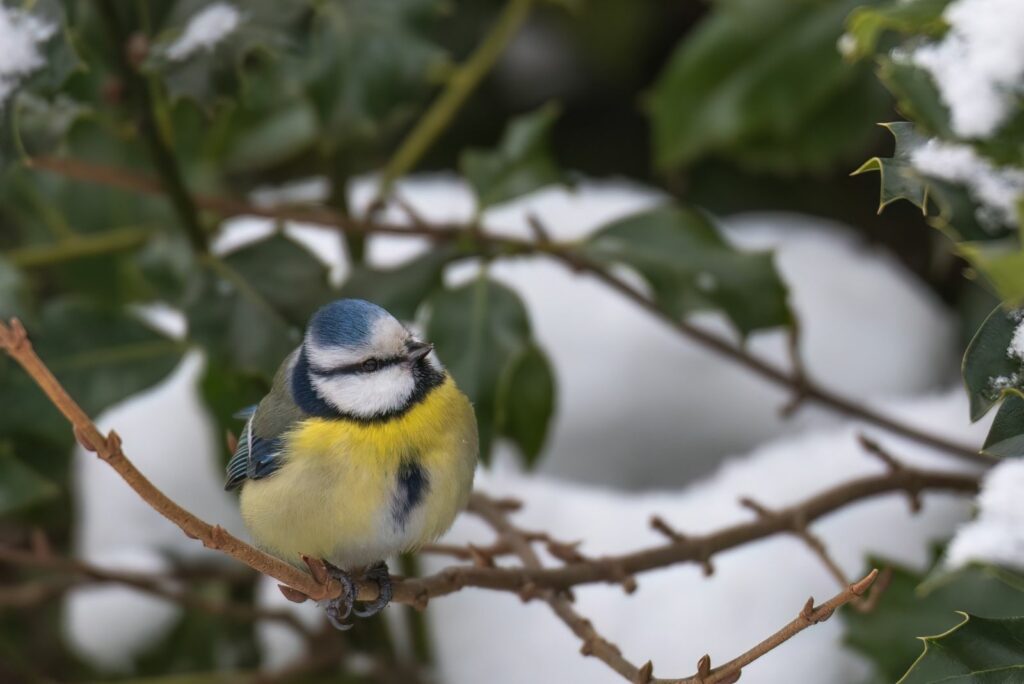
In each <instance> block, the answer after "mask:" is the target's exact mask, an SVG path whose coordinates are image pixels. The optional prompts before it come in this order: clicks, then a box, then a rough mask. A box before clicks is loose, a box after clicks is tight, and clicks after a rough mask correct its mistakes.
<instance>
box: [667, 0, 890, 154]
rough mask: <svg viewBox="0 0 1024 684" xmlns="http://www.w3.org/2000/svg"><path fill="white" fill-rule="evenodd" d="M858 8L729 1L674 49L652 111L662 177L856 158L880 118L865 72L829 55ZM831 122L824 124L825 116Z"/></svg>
mask: <svg viewBox="0 0 1024 684" xmlns="http://www.w3.org/2000/svg"><path fill="white" fill-rule="evenodd" d="M860 4H863V2H862V0H839V1H838V2H816V1H814V0H782V1H777V2H765V1H764V0H729V1H726V2H716V3H713V4H712V6H711V11H710V13H709V15H708V16H707V17H706V18H704V19H703V20H702V21H701V23H700V24H698V25H697V27H696V28H695V29H694V30H693V31H691V32H689V33H687V35H686V36H685V37H684V38H683V39H682V40H681V41H680V42H679V45H678V47H677V48H676V50H675V52H674V53H673V55H672V56H671V57H670V59H669V61H668V63H667V66H666V67H665V68H664V69H663V71H662V73H661V74H660V75H659V77H658V80H657V82H656V83H655V86H654V89H653V91H652V92H651V97H650V101H649V109H648V111H649V116H650V120H651V126H652V129H653V139H652V144H653V151H654V156H655V160H656V163H657V165H658V166H659V167H660V168H662V169H669V168H673V167H678V166H685V165H687V164H689V163H691V162H693V161H694V160H696V159H698V158H700V157H702V156H705V155H708V154H714V153H718V154H722V155H725V156H728V157H730V158H733V159H736V160H737V161H739V162H741V163H745V164H748V165H754V164H756V165H757V166H760V167H765V166H767V167H769V168H773V169H784V170H788V171H792V170H794V169H796V170H801V169H807V168H811V169H821V168H826V167H827V166H828V165H829V164H832V163H834V162H835V160H836V159H838V158H844V157H846V156H847V155H850V154H853V153H855V152H856V151H857V150H859V149H863V147H864V145H865V144H867V143H868V141H869V140H870V138H871V136H872V135H874V134H875V133H874V131H872V130H871V129H870V127H866V126H864V122H865V121H877V120H879V119H880V118H882V117H883V116H885V114H884V112H885V111H886V109H887V106H888V105H887V98H886V97H884V94H883V95H879V92H880V89H879V88H878V86H877V83H876V82H874V79H871V78H860V77H859V76H860V75H866V74H869V73H870V70H871V68H870V66H869V65H867V64H851V63H847V62H844V61H843V59H842V58H841V56H840V55H839V52H838V51H837V49H836V41H837V40H838V39H839V36H840V34H841V33H842V30H843V20H844V19H845V17H846V15H847V14H848V13H849V12H850V11H851V10H852V9H854V8H855V7H856V6H857V5H860ZM826 112H828V114H829V115H828V116H825V115H824V114H825V113H826Z"/></svg>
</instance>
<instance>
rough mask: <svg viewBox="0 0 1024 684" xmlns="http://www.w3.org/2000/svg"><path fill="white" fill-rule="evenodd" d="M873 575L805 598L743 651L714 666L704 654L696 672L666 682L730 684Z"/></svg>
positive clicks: (874, 572) (874, 573)
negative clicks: (821, 597)
mask: <svg viewBox="0 0 1024 684" xmlns="http://www.w3.org/2000/svg"><path fill="white" fill-rule="evenodd" d="M876 577H878V570H872V571H871V572H870V573H868V575H867V576H865V577H864V578H863V579H861V580H859V581H858V582H855V583H853V584H851V585H849V586H847V587H846V588H845V589H844V590H843V591H841V592H839V593H838V594H836V595H835V596H833V597H832V598H831V599H829V600H828V601H826V602H825V603H822V604H821V605H819V606H815V605H814V599H813V598H809V599H807V603H805V604H804V607H803V609H802V610H801V611H800V614H799V615H797V616H796V618H795V619H793V620H792V621H790V622H789V623H787V624H786V625H785V626H784V627H782V629H780V630H779V631H777V632H775V633H774V634H772V635H771V636H770V637H768V638H767V639H765V640H764V641H762V642H761V643H759V644H758V645H757V646H754V647H753V648H752V649H750V650H749V651H747V652H746V653H743V654H742V655H739V656H737V657H735V658H733V659H732V660H730V661H729V662H727V663H726V664H725V665H721V666H719V667H716V668H711V659H710V658H709V657H708V656H704V657H703V658H701V659H700V662H699V663H698V665H697V674H695V675H693V676H691V677H687V678H685V679H677V680H667V681H666V684H668V683H669V682H670V683H671V684H731V682H735V681H736V680H738V679H739V678H740V673H741V672H742V670H743V668H744V667H746V666H747V665H749V664H750V663H752V662H754V661H755V660H757V659H758V658H760V657H761V656H763V655H764V654H766V653H768V652H769V651H771V650H773V649H775V648H777V647H779V646H781V645H782V644H784V643H785V642H787V641H789V640H790V639H792V638H793V637H795V636H796V635H797V634H799V633H800V632H802V631H804V630H805V629H807V628H808V627H810V626H812V625H816V624H818V623H819V622H824V621H825V620H828V619H829V618H830V617H832V615H833V613H835V612H836V610H837V609H838V608H840V607H842V606H844V605H846V604H847V603H849V602H850V601H853V600H855V599H857V598H858V597H860V596H863V595H864V592H865V591H867V590H868V587H870V586H871V584H872V583H873V582H874V581H875V578H876Z"/></svg>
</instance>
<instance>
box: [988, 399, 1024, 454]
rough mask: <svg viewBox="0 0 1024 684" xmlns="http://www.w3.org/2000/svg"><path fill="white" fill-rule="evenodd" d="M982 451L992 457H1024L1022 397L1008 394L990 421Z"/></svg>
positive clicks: (1023, 401)
mask: <svg viewBox="0 0 1024 684" xmlns="http://www.w3.org/2000/svg"><path fill="white" fill-rule="evenodd" d="M982 450H983V451H984V452H985V453H987V454H991V455H993V456H1002V457H1007V456H1010V457H1020V456H1024V397H1020V396H1018V395H1016V394H1009V395H1007V397H1006V398H1005V399H1004V400H1003V403H1002V405H1001V406H1000V407H999V410H998V411H997V412H996V418H995V420H994V421H992V427H991V428H989V431H988V436H987V437H986V438H985V446H983V447H982Z"/></svg>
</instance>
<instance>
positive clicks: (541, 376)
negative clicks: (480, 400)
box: [498, 344, 555, 466]
mask: <svg viewBox="0 0 1024 684" xmlns="http://www.w3.org/2000/svg"><path fill="white" fill-rule="evenodd" d="M498 394H499V396H500V397H501V400H502V403H501V406H499V407H498V431H499V432H500V433H501V434H504V435H507V436H508V437H509V439H511V440H512V441H513V442H514V443H515V444H516V446H518V447H519V450H520V451H521V452H522V453H523V456H524V458H525V460H526V465H527V466H532V465H533V464H534V463H535V462H536V460H537V457H538V456H540V452H541V448H542V447H543V446H544V440H545V438H546V437H547V434H548V427H550V424H551V418H552V416H553V414H554V410H555V374H554V372H553V371H552V369H551V362H550V361H548V357H547V355H545V354H544V352H543V351H541V349H540V347H538V346H537V345H535V344H531V345H529V346H528V347H527V348H526V350H525V351H524V352H523V353H522V354H520V355H519V358H517V359H515V360H514V361H513V362H512V364H511V365H510V366H509V368H508V372H507V373H506V376H505V377H504V378H502V381H501V388H500V389H499V392H498Z"/></svg>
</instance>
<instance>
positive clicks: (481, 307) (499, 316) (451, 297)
mask: <svg viewBox="0 0 1024 684" xmlns="http://www.w3.org/2000/svg"><path fill="white" fill-rule="evenodd" d="M429 306H430V320H429V322H428V324H427V338H428V339H429V340H430V341H431V342H433V343H434V344H435V345H436V346H437V354H438V357H439V358H440V359H441V361H442V362H443V363H445V364H446V365H447V366H448V369H449V371H451V373H452V375H453V376H454V378H455V381H456V382H457V383H458V385H459V387H460V388H461V389H462V391H463V392H465V393H466V395H467V396H468V397H469V398H470V400H471V401H472V402H473V406H474V408H475V409H476V417H477V424H478V427H479V431H480V455H481V458H482V459H483V460H484V462H485V463H486V462H489V458H490V453H491V448H492V446H493V442H494V439H495V437H497V436H498V435H505V436H508V437H511V438H512V440H513V441H515V442H516V443H517V444H519V445H522V446H523V448H524V452H525V453H529V452H528V451H527V450H528V449H529V448H531V447H533V446H534V445H537V444H538V443H539V438H538V435H537V431H538V425H539V424H541V423H546V422H547V417H546V416H541V415H540V409H541V408H542V407H543V405H542V404H540V403H538V404H536V405H532V406H530V407H525V406H523V407H517V409H516V410H517V411H526V410H529V411H530V413H531V415H530V416H525V415H523V414H517V415H516V416H515V417H514V419H512V420H511V421H510V420H504V421H503V417H505V418H507V417H508V414H507V413H506V414H503V413H502V411H503V409H507V407H508V406H509V402H510V401H511V398H510V396H509V394H508V391H509V387H510V386H511V384H512V382H511V381H505V382H503V380H505V378H512V377H513V376H512V374H513V373H514V372H515V370H514V369H515V365H516V364H517V362H519V361H520V360H521V359H522V358H523V355H524V354H526V353H527V352H528V350H529V349H530V347H531V346H533V342H532V340H531V337H530V322H529V319H528V317H527V313H526V308H525V307H524V306H523V303H522V301H521V300H520V299H519V297H518V296H517V295H516V294H515V293H514V292H512V291H511V290H509V289H508V288H506V287H504V286H503V285H499V284H498V283H496V282H494V281H492V280H489V279H487V278H486V277H483V276H481V277H480V278H478V279H477V280H475V281H473V282H471V283H469V284H466V285H463V286H462V287H458V288H455V289H453V290H442V291H441V292H438V293H437V294H436V295H434V296H433V297H431V299H430V300H429ZM525 372H527V373H529V375H530V376H531V377H532V379H534V380H536V379H538V378H540V381H541V382H544V381H546V378H543V377H540V376H542V375H543V370H538V369H537V367H536V366H535V365H534V366H533V367H532V368H527V369H526V371H525ZM531 377H523V378H521V379H520V380H519V382H524V381H529V380H530V379H531ZM516 391H517V392H518V396H520V397H525V394H524V393H525V390H524V389H523V388H521V387H518V388H516ZM535 391H536V392H537V394H533V397H534V401H538V402H541V401H543V400H542V398H540V396H539V395H540V394H541V392H542V390H541V389H540V388H536V389H531V390H530V392H531V393H532V392H535ZM527 398H528V399H529V397H527ZM511 430H516V431H517V432H515V433H512V432H510V431H511ZM540 437H541V438H542V435H541V436H540Z"/></svg>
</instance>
